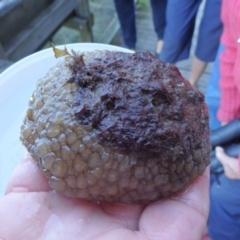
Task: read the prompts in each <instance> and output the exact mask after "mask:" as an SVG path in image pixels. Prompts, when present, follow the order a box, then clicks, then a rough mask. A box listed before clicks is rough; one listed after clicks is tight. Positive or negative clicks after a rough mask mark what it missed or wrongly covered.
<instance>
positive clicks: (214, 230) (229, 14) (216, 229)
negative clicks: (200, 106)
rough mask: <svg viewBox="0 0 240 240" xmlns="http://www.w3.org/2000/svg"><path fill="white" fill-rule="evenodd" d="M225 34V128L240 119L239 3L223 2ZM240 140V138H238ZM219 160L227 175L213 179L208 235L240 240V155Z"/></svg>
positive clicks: (220, 153)
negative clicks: (229, 123) (227, 124)
mask: <svg viewBox="0 0 240 240" xmlns="http://www.w3.org/2000/svg"><path fill="white" fill-rule="evenodd" d="M221 16H222V21H223V34H222V36H221V44H222V45H224V47H225V48H224V50H223V51H222V53H221V55H220V82H219V88H220V104H219V109H218V112H217V117H218V120H219V121H220V122H221V124H222V125H224V124H226V123H228V122H230V121H231V120H234V119H236V118H240V1H239V0H231V1H230V0H223V4H222V15H221ZM239 137H240V136H239ZM216 157H217V158H218V160H219V161H220V162H221V163H222V165H223V168H224V173H222V174H219V175H218V176H217V178H215V179H212V181H211V188H210V214H209V221H208V234H209V236H210V237H211V239H212V240H226V239H227V240H239V239H240V153H239V156H238V158H233V157H230V156H228V155H226V153H225V152H224V149H223V148H221V147H217V148H216Z"/></svg>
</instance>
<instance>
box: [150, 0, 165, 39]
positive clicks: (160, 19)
mask: <svg viewBox="0 0 240 240" xmlns="http://www.w3.org/2000/svg"><path fill="white" fill-rule="evenodd" d="M151 7H152V15H153V24H154V29H155V32H156V33H157V36H158V39H159V40H160V39H163V35H164V29H165V25H166V8H167V0H151Z"/></svg>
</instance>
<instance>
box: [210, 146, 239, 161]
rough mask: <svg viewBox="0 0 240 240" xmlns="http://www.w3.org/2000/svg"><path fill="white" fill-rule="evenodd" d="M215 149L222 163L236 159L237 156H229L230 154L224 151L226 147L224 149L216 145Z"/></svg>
mask: <svg viewBox="0 0 240 240" xmlns="http://www.w3.org/2000/svg"><path fill="white" fill-rule="evenodd" d="M215 151H216V157H217V159H218V160H219V161H220V162H221V163H222V164H224V163H226V162H230V161H232V160H235V158H232V157H230V156H228V155H227V154H226V153H225V151H224V149H223V148H222V147H216V149H215Z"/></svg>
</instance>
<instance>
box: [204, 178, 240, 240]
mask: <svg viewBox="0 0 240 240" xmlns="http://www.w3.org/2000/svg"><path fill="white" fill-rule="evenodd" d="M218 180H219V181H215V182H214V183H213V184H212V186H211V190H210V213H209V221H208V234H209V236H210V237H211V239H212V240H226V239H231V240H239V239H240V194H239V189H240V180H232V179H228V178H227V177H225V175H224V174H222V175H221V176H220V177H219V179H218Z"/></svg>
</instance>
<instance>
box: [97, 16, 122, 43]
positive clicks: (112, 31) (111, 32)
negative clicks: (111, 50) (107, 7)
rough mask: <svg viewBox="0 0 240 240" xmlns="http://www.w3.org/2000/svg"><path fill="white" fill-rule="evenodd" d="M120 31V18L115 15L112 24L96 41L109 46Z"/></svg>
mask: <svg viewBox="0 0 240 240" xmlns="http://www.w3.org/2000/svg"><path fill="white" fill-rule="evenodd" d="M119 29H120V26H119V22H118V17H117V15H116V14H115V15H114V17H113V19H112V20H111V22H110V23H109V24H108V26H107V27H106V29H105V31H104V32H103V33H102V35H101V36H100V37H99V39H95V41H96V42H98V43H107V44H109V43H110V42H111V41H112V40H113V38H114V36H115V35H116V34H117V32H118V31H119Z"/></svg>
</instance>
